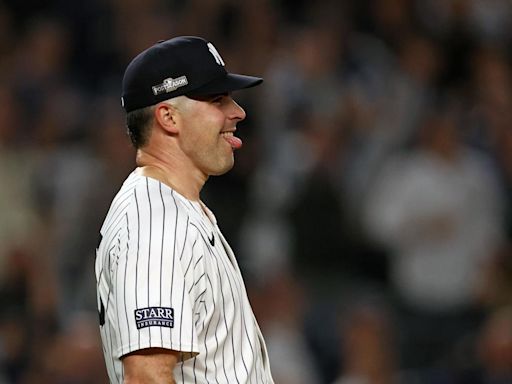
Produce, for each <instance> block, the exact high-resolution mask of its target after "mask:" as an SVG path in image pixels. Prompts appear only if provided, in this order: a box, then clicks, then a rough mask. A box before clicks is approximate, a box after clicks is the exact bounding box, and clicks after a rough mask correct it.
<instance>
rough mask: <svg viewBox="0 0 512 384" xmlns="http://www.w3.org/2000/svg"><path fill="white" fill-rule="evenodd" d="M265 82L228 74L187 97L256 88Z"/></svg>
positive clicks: (195, 90)
mask: <svg viewBox="0 0 512 384" xmlns="http://www.w3.org/2000/svg"><path fill="white" fill-rule="evenodd" d="M262 82H263V79H262V78H260V77H254V76H247V75H238V74H235V73H227V74H226V76H223V77H221V78H218V79H215V80H213V81H210V82H209V83H207V84H204V85H202V86H201V87H199V88H196V89H194V90H192V91H190V92H187V93H186V95H187V96H203V95H213V94H219V93H229V92H233V91H237V90H239V89H246V88H251V87H255V86H256V85H259V84H261V83H262Z"/></svg>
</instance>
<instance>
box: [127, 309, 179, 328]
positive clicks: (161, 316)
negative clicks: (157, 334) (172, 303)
mask: <svg viewBox="0 0 512 384" xmlns="http://www.w3.org/2000/svg"><path fill="white" fill-rule="evenodd" d="M135 324H136V325H137V329H142V328H146V327H167V328H173V327H174V309H173V308H167V307H147V308H140V309H136V310H135Z"/></svg>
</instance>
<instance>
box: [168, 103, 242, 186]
mask: <svg viewBox="0 0 512 384" xmlns="http://www.w3.org/2000/svg"><path fill="white" fill-rule="evenodd" d="M176 118H177V120H178V121H179V126H180V128H179V134H178V136H177V139H178V143H179V147H180V149H181V151H182V152H183V153H184V154H185V156H186V157H187V159H188V160H189V161H190V164H191V166H192V167H193V168H195V169H198V170H200V171H201V172H202V173H203V174H205V175H207V176H208V175H221V174H223V173H226V172H227V171H229V170H230V169H231V168H232V167H233V165H234V156H233V151H234V150H235V149H237V148H239V147H240V146H241V141H240V139H238V138H236V137H235V136H234V132H235V130H236V124H237V123H238V122H239V121H242V120H243V119H244V118H245V111H244V110H243V109H242V108H241V107H240V106H239V105H238V104H237V103H236V102H235V101H234V100H233V98H232V97H231V95H229V94H219V95H210V96H201V97H197V98H194V99H190V98H187V97H183V98H180V101H179V103H178V104H177V117H176Z"/></svg>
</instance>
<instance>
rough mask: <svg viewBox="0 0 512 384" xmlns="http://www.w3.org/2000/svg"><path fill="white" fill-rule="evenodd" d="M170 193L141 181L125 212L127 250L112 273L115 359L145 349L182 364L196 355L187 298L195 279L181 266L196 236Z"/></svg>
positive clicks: (190, 300) (149, 181) (155, 183)
mask: <svg viewBox="0 0 512 384" xmlns="http://www.w3.org/2000/svg"><path fill="white" fill-rule="evenodd" d="M173 194H174V192H173V191H172V190H170V189H168V188H166V187H165V186H162V184H160V183H159V182H158V181H156V180H153V179H145V180H144V182H143V183H141V184H140V185H139V186H137V188H136V189H135V190H134V195H133V200H132V202H131V204H130V207H129V209H128V210H127V214H126V217H125V220H126V235H125V236H124V237H125V243H126V247H125V250H124V252H121V253H120V255H119V261H118V262H117V263H116V269H115V270H113V271H112V290H113V295H111V297H112V298H113V300H114V303H112V304H113V305H112V310H113V311H114V312H115V313H112V317H113V318H115V319H116V321H117V323H118V324H117V329H118V331H119V335H118V340H119V343H118V348H117V350H115V351H113V352H114V355H115V357H116V358H120V357H121V356H123V355H125V354H127V353H130V352H133V351H136V350H140V349H144V348H150V347H159V348H166V349H172V350H175V351H181V352H183V356H184V358H185V359H186V358H188V357H191V356H194V355H196V354H197V353H199V350H198V346H197V336H196V334H197V332H196V329H195V327H194V310H193V303H194V298H193V297H191V296H190V294H189V291H190V287H191V286H193V284H194V275H193V274H192V273H188V272H187V273H186V271H185V268H184V267H183V265H184V263H183V261H184V260H190V259H192V258H195V255H194V252H197V251H195V249H196V248H195V247H194V244H195V242H194V240H195V238H197V235H198V234H197V231H195V230H194V227H191V226H190V225H189V217H188V213H187V211H186V209H184V208H183V206H181V205H180V204H179V201H178V199H177V198H176V197H175V196H174V195H173Z"/></svg>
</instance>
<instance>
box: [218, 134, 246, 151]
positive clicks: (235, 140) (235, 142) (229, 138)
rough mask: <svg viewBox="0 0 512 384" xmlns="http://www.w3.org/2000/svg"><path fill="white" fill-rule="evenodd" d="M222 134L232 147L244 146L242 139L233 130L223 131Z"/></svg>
mask: <svg viewBox="0 0 512 384" xmlns="http://www.w3.org/2000/svg"><path fill="white" fill-rule="evenodd" d="M220 135H221V136H222V137H223V138H224V140H226V141H227V142H228V143H229V145H231V148H232V149H239V148H241V147H242V140H240V139H239V138H238V137H236V136H235V135H234V134H233V132H232V131H226V132H221V133H220Z"/></svg>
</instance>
